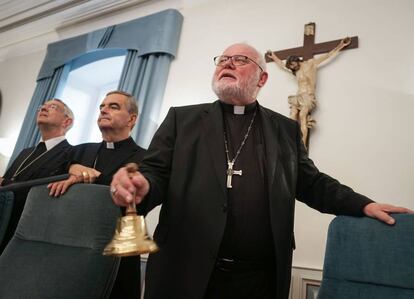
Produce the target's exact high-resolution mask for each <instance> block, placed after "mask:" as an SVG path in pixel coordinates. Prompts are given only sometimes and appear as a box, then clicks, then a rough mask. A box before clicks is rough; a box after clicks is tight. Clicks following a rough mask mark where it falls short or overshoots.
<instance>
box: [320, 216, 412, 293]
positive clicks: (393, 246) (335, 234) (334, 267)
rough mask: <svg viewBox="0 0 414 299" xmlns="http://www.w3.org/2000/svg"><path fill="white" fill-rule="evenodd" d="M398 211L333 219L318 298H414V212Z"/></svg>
mask: <svg viewBox="0 0 414 299" xmlns="http://www.w3.org/2000/svg"><path fill="white" fill-rule="evenodd" d="M393 217H394V218H395V219H396V221H397V222H396V224H395V225H394V226H389V225H387V224H384V223H381V222H379V221H377V220H374V219H371V218H367V217H364V218H355V217H347V216H339V217H336V218H335V219H334V220H333V221H332V222H331V224H330V226H329V231H328V241H327V245H326V253H325V262H324V269H323V279H322V284H321V288H320V290H319V296H318V298H319V299H351V298H352V299H374V298H375V299H412V298H414V215H408V214H394V215H393Z"/></svg>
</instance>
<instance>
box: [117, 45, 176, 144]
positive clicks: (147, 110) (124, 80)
mask: <svg viewBox="0 0 414 299" xmlns="http://www.w3.org/2000/svg"><path fill="white" fill-rule="evenodd" d="M172 59H173V56H171V55H169V54H164V53H157V54H148V55H145V56H139V55H138V51H136V50H129V51H128V54H127V57H126V59H125V65H124V69H123V70H122V75H121V79H120V82H119V86H118V89H119V90H123V91H126V92H128V93H130V94H132V95H134V96H135V98H136V99H137V101H138V109H139V116H138V123H137V124H136V126H135V128H134V131H133V132H132V137H133V138H134V139H135V141H136V142H137V143H138V144H139V145H140V146H142V147H144V148H148V146H149V143H150V141H151V139H152V136H153V135H154V133H155V131H156V130H157V127H158V123H157V121H158V116H159V112H160V107H161V104H162V99H163V95H164V89H165V85H166V83H167V77H168V71H169V67H170V63H171V60H172Z"/></svg>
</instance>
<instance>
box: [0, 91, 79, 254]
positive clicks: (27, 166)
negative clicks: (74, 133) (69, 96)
mask: <svg viewBox="0 0 414 299" xmlns="http://www.w3.org/2000/svg"><path fill="white" fill-rule="evenodd" d="M73 120H74V117H73V112H72V110H71V109H70V108H69V107H68V106H67V105H66V104H65V103H63V102H62V101H61V100H59V99H52V100H50V101H47V102H46V103H44V104H43V105H41V106H40V107H39V108H38V113H37V119H36V122H37V126H38V127H39V131H40V134H41V137H42V138H41V141H40V142H39V144H38V145H37V146H36V147H31V148H26V149H24V150H22V151H21V152H20V154H19V155H18V156H17V158H16V159H15V160H14V161H13V163H12V164H11V166H10V167H9V168H8V169H7V171H6V173H5V174H4V176H3V177H2V178H1V179H0V184H1V186H5V185H10V184H13V183H15V182H22V181H28V180H33V179H38V178H43V177H49V176H54V175H59V174H63V173H66V172H67V165H68V162H69V161H70V160H71V159H72V153H73V147H72V146H71V145H70V144H69V143H68V142H67V141H66V138H65V134H66V132H67V131H68V130H69V129H70V128H71V127H72V125H73ZM29 189H30V188H25V189H19V190H17V191H14V201H13V210H12V214H11V218H10V221H9V224H8V227H7V230H6V232H5V237H4V239H3V241H2V243H1V245H0V246H1V247H0V253H1V252H3V250H4V248H5V247H6V245H7V243H8V242H9V240H10V239H11V237H12V236H13V234H14V231H15V229H16V227H17V223H18V222H19V219H20V216H21V213H22V212H23V208H24V204H25V202H26V197H27V193H28V192H29Z"/></svg>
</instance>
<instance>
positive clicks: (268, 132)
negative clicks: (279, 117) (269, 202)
mask: <svg viewBox="0 0 414 299" xmlns="http://www.w3.org/2000/svg"><path fill="white" fill-rule="evenodd" d="M259 109H260V113H261V119H262V128H263V135H264V140H265V148H266V174H267V183H268V191H269V196H270V197H272V193H271V191H272V185H273V182H274V179H275V171H276V165H277V160H278V155H279V146H280V144H279V125H278V123H277V122H276V121H275V120H274V118H273V117H272V115H271V114H270V113H269V112H268V111H267V110H265V109H264V108H263V107H262V106H259Z"/></svg>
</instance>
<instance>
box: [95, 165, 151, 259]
mask: <svg viewBox="0 0 414 299" xmlns="http://www.w3.org/2000/svg"><path fill="white" fill-rule="evenodd" d="M126 168H127V171H128V173H129V176H130V177H132V176H133V175H134V173H135V172H136V171H137V170H138V165H137V164H135V163H129V164H128V165H127V166H126ZM134 198H135V196H134ZM125 214H126V216H124V217H121V218H119V219H118V221H117V224H116V229H115V235H114V237H113V238H112V240H111V242H109V244H108V245H106V247H105V249H104V251H103V255H112V256H119V257H121V256H132V255H140V254H143V253H153V252H156V251H158V246H157V244H156V243H155V242H154V241H153V240H152V239H151V238H150V237H149V236H148V232H147V227H146V225H145V218H144V216H142V215H137V209H136V206H135V201H133V202H132V203H130V204H129V205H128V207H127V209H126V213H125Z"/></svg>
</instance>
